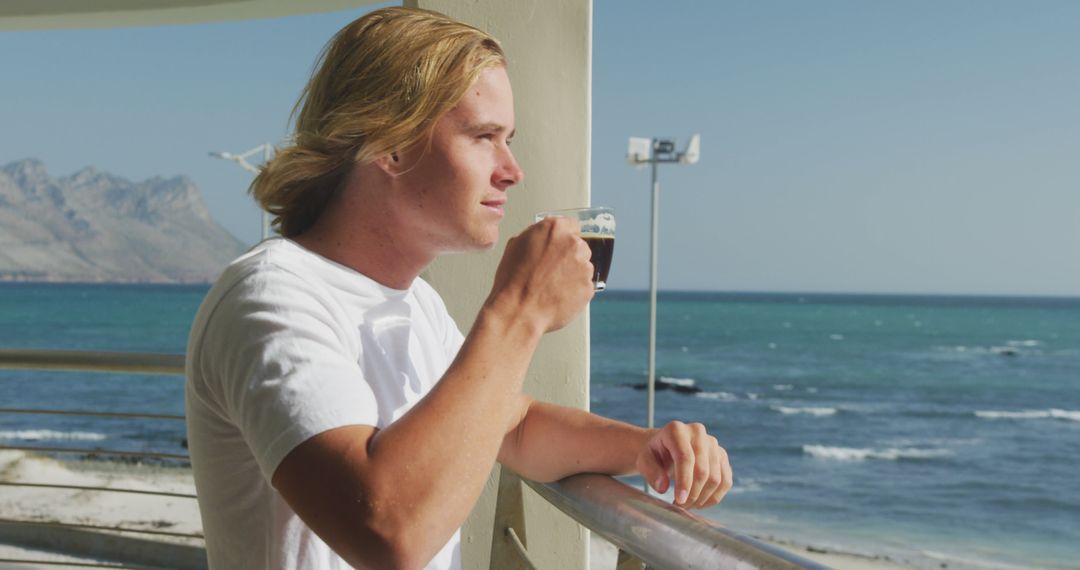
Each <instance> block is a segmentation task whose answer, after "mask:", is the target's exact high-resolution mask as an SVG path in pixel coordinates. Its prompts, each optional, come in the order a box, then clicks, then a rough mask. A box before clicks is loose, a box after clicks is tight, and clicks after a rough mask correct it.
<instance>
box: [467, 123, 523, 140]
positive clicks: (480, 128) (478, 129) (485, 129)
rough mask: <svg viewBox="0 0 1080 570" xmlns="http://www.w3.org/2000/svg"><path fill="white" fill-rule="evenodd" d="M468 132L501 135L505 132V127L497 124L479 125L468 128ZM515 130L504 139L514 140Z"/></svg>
mask: <svg viewBox="0 0 1080 570" xmlns="http://www.w3.org/2000/svg"><path fill="white" fill-rule="evenodd" d="M469 131H470V132H474V133H503V132H506V125H500V124H499V123H479V124H476V125H472V126H470V127H469ZM516 132H517V129H514V130H512V131H510V134H509V135H507V137H506V138H508V139H512V138H514V133H516Z"/></svg>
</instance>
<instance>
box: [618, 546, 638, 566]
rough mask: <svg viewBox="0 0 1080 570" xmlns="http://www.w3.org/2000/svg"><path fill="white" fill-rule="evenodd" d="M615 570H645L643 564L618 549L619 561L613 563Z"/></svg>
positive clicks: (631, 555)
mask: <svg viewBox="0 0 1080 570" xmlns="http://www.w3.org/2000/svg"><path fill="white" fill-rule="evenodd" d="M615 570H645V563H644V562H642V561H641V560H638V558H637V557H636V556H634V555H633V554H630V553H629V552H627V551H625V550H623V549H621V548H620V549H619V559H618V561H616V562H615Z"/></svg>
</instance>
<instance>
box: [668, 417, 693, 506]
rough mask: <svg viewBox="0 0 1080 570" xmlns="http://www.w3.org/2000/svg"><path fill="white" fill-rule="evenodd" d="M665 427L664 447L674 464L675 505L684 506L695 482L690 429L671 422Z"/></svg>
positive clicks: (679, 423) (682, 424)
mask: <svg viewBox="0 0 1080 570" xmlns="http://www.w3.org/2000/svg"><path fill="white" fill-rule="evenodd" d="M665 427H666V428H667V430H666V434H665V437H664V439H663V442H664V447H665V448H666V449H667V450H668V453H669V454H671V460H672V462H673V463H674V465H673V470H674V472H675V503H676V504H678V505H683V504H685V503H686V499H687V497H689V496H690V486H691V485H692V484H693V482H694V448H693V447H691V446H690V437H689V431H690V428H688V427H687V426H686V424H684V423H682V422H671V423H670V424H668V425H667V426H665Z"/></svg>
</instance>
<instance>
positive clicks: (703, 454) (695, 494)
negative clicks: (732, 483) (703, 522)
mask: <svg viewBox="0 0 1080 570" xmlns="http://www.w3.org/2000/svg"><path fill="white" fill-rule="evenodd" d="M689 427H690V445H691V446H692V448H693V450H694V481H693V483H691V485H690V494H689V495H688V496H687V497H686V501H684V502H685V504H686V506H688V507H691V508H693V507H694V506H696V505H697V504H698V499H699V498H700V497H701V491H702V490H703V489H704V488H705V485H706V484H707V483H708V482H709V470H710V468H711V467H712V458H711V455H712V454H711V453H710V451H711V450H710V449H709V443H710V441H709V435H708V434H707V433H705V426H703V425H701V424H699V423H693V424H690V426H689Z"/></svg>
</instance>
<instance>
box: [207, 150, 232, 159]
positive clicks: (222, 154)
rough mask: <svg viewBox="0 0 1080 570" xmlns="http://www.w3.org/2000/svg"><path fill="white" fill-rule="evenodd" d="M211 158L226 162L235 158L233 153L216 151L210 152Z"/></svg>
mask: <svg viewBox="0 0 1080 570" xmlns="http://www.w3.org/2000/svg"><path fill="white" fill-rule="evenodd" d="M210 156H212V157H214V158H224V159H225V160H232V157H233V155H232V153H231V152H216V151H210Z"/></svg>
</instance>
